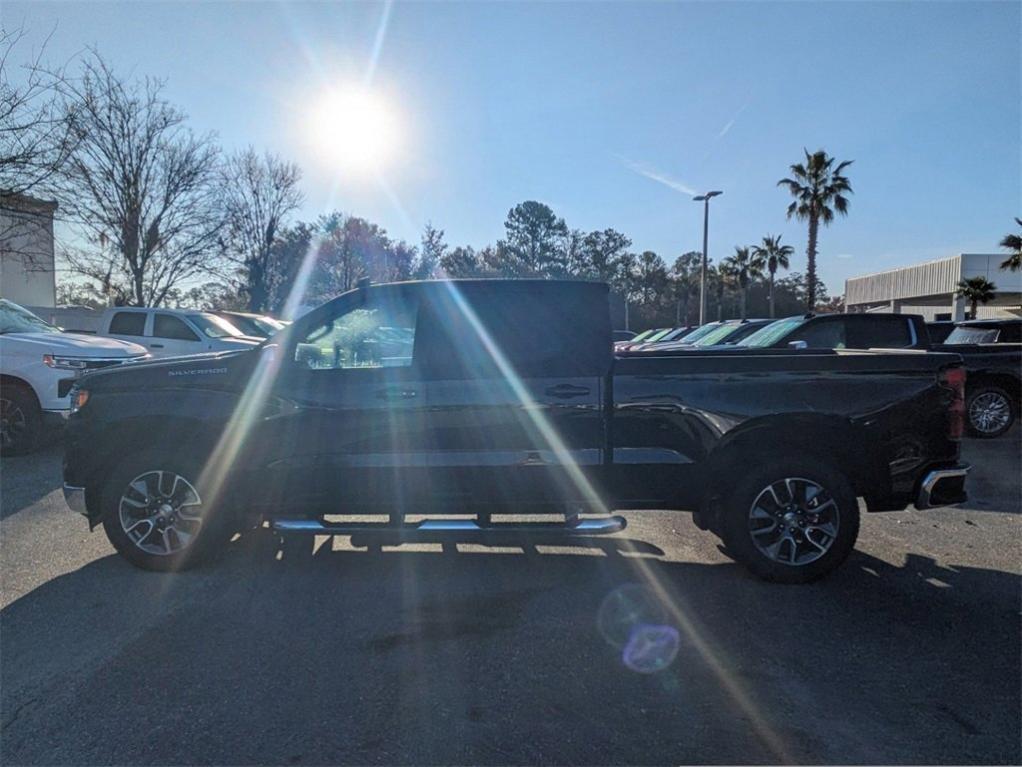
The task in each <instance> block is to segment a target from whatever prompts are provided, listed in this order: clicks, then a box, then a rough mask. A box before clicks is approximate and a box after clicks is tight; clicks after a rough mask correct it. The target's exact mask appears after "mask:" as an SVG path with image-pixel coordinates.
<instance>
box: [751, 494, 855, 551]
mask: <svg viewBox="0 0 1022 767" xmlns="http://www.w3.org/2000/svg"><path fill="white" fill-rule="evenodd" d="M748 522H749V535H750V536H752V541H753V543H754V544H755V546H756V548H757V549H758V550H759V552H760V553H761V554H763V555H764V556H766V557H767V558H768V559H770V560H772V561H774V562H778V563H780V564H784V565H791V566H794V567H799V566H802V565H808V564H809V563H811V562H815V561H816V560H818V559H819V558H820V557H822V556H823V555H824V554H826V553H827V552H828V551H830V549H831V547H832V546H833V545H834V541H835V540H837V535H838V530H839V529H840V524H841V519H840V511H839V509H838V505H837V502H836V501H835V500H834V498H833V496H832V495H831V494H830V492H828V491H827V489H826V488H824V487H823V486H822V485H820V484H819V483H818V482H814V481H813V480H810V479H805V478H803V477H786V478H784V479H779V480H777V481H776V482H772V483H771V484H769V485H767V486H766V487H765V488H763V489H762V490H761V491H760V493H759V495H757V496H756V499H755V500H754V501H753V502H752V506H751V507H750V508H749V519H748Z"/></svg>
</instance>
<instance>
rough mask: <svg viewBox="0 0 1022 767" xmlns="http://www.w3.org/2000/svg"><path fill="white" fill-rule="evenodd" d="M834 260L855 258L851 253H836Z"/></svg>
mask: <svg viewBox="0 0 1022 767" xmlns="http://www.w3.org/2000/svg"><path fill="white" fill-rule="evenodd" d="M835 258H855V256H853V255H852V254H851V253H838V254H837V255H836V256H835Z"/></svg>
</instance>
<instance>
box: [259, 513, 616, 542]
mask: <svg viewBox="0 0 1022 767" xmlns="http://www.w3.org/2000/svg"><path fill="white" fill-rule="evenodd" d="M270 524H271V525H272V527H273V529H274V530H276V531H277V532H279V533H306V534H309V535H372V534H377V535H382V536H387V537H399V538H408V539H411V540H423V539H429V538H441V537H460V536H469V537H479V538H489V537H495V536H501V535H510V536H524V535H529V534H536V533H539V534H545V535H550V536H567V537H570V536H579V535H609V534H611V533H617V532H620V531H622V530H624V529H625V527H626V526H627V524H628V523H627V522H626V521H625V518H624V517H618V516H613V517H601V518H599V519H579V520H578V521H577V522H573V523H567V524H566V523H561V522H504V523H493V524H488V525H480V524H479V523H478V522H475V521H473V520H470V519H435V520H434V519H427V520H424V521H422V522H419V523H417V524H411V525H388V524H383V523H379V522H338V523H333V522H322V521H320V520H318V519H295V518H286V517H279V518H276V519H272V520H271V522H270Z"/></svg>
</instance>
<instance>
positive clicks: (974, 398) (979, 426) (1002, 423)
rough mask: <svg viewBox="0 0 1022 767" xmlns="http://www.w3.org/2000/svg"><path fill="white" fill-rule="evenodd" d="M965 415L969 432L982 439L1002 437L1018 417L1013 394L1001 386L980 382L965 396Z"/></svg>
mask: <svg viewBox="0 0 1022 767" xmlns="http://www.w3.org/2000/svg"><path fill="white" fill-rule="evenodd" d="M965 417H966V423H967V424H968V426H969V434H971V435H972V436H974V437H980V438H982V439H992V438H994V437H1000V436H1001V435H1002V434H1004V433H1005V432H1006V431H1008V429H1010V428H1011V425H1012V424H1013V423H1015V419H1016V418H1017V417H1018V413H1017V406H1016V404H1015V401H1014V400H1013V399H1012V397H1011V395H1009V394H1008V392H1006V391H1005V390H1004V389H1002V388H1001V387H1000V386H995V385H993V384H980V385H978V386H976V387H975V388H970V389H969V393H968V394H967V395H966V396H965Z"/></svg>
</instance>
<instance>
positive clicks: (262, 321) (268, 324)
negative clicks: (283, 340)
mask: <svg viewBox="0 0 1022 767" xmlns="http://www.w3.org/2000/svg"><path fill="white" fill-rule="evenodd" d="M252 322H253V323H254V324H255V326H256V327H257V328H259V329H260V330H261V331H262V332H263V333H265V334H266V335H267V336H272V335H273V334H274V333H276V332H277V331H278V330H281V329H282V328H283V327H284V323H283V322H280V321H279V320H275V319H273V317H253V318H252Z"/></svg>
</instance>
